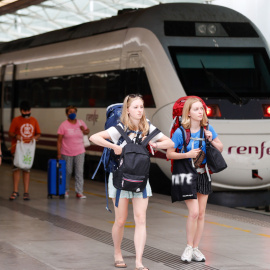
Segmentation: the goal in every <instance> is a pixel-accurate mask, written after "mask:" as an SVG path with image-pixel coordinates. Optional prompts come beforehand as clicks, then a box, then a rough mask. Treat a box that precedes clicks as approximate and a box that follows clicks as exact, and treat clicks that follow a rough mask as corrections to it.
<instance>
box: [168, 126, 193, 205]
mask: <svg viewBox="0 0 270 270" xmlns="http://www.w3.org/2000/svg"><path fill="white" fill-rule="evenodd" d="M180 130H181V132H182V136H183V141H184V145H183V147H184V150H185V152H186V153H187V145H186V141H185V134H184V131H183V129H182V128H180ZM197 178H198V173H197V171H196V169H195V168H194V167H193V166H192V164H191V161H190V159H189V158H185V159H176V160H174V161H173V172H172V185H171V197H172V202H176V201H184V200H189V199H197Z"/></svg>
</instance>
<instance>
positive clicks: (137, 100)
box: [90, 94, 174, 270]
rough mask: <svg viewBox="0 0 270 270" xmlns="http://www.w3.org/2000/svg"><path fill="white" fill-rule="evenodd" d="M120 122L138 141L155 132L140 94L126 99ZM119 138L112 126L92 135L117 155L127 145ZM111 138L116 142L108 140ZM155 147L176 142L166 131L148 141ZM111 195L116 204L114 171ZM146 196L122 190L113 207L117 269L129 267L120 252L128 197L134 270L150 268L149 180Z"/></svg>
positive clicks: (113, 231) (113, 236) (167, 146)
mask: <svg viewBox="0 0 270 270" xmlns="http://www.w3.org/2000/svg"><path fill="white" fill-rule="evenodd" d="M121 123H122V124H123V126H124V130H125V131H131V132H128V134H129V138H130V139H131V140H132V141H134V143H137V142H138V141H140V140H141V139H143V138H144V137H145V136H146V135H147V134H148V132H152V131H153V130H154V129H155V126H153V125H152V124H149V123H148V121H147V119H146V117H145V110H144V101H143V99H142V96H141V95H138V94H131V95H128V96H127V97H126V98H125V99H124V103H123V110H122V116H121ZM119 138H120V133H119V132H118V131H117V129H116V128H115V127H110V128H109V129H107V130H105V131H101V132H99V133H96V134H94V135H92V136H91V137H90V140H91V141H92V142H93V143H95V144H97V145H100V146H103V147H108V148H111V149H113V150H114V152H115V154H116V155H120V154H121V153H122V147H123V146H124V145H125V144H126V142H125V141H124V142H123V143H122V144H121V145H120V146H119V145H117V142H118V140H119ZM106 139H109V140H111V141H113V143H111V142H108V141H106ZM149 144H150V145H151V146H152V147H154V148H161V149H168V148H170V147H173V146H174V144H173V142H172V141H171V140H170V139H169V138H168V137H166V136H165V135H164V134H163V133H161V132H160V133H159V134H158V135H156V136H155V137H154V138H153V139H152V141H151V142H150V143H149ZM108 186H109V197H110V198H112V200H113V202H114V205H115V198H116V191H117V190H116V188H115V187H114V186H113V179H112V174H110V176H109V184H108ZM146 190H147V198H143V193H142V192H140V193H135V192H129V191H123V190H122V191H121V195H120V199H119V206H118V207H115V206H114V212H115V222H114V225H113V228H112V238H113V242H114V260H115V263H114V266H115V267H116V268H126V267H127V266H126V264H125V262H124V260H123V256H122V252H121V242H122V239H123V234H124V226H125V222H126V219H127V216H128V203H129V199H131V200H132V205H133V214H134V220H135V233H134V244H135V250H136V262H135V263H136V268H135V270H148V268H147V267H144V266H143V263H142V256H143V251H144V246H145V242H146V210H147V206H148V200H149V197H151V196H152V191H151V187H150V184H149V181H148V183H147V186H146Z"/></svg>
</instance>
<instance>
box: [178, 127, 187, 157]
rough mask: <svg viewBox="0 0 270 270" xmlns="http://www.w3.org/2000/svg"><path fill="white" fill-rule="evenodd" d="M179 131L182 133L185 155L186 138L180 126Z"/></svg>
mask: <svg viewBox="0 0 270 270" xmlns="http://www.w3.org/2000/svg"><path fill="white" fill-rule="evenodd" d="M179 129H180V130H181V132H182V136H183V142H184V143H183V146H184V150H185V153H187V143H186V136H185V131H184V128H183V127H182V126H181V127H179Z"/></svg>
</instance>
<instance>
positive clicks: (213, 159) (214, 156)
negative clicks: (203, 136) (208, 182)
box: [205, 140, 227, 173]
mask: <svg viewBox="0 0 270 270" xmlns="http://www.w3.org/2000/svg"><path fill="white" fill-rule="evenodd" d="M205 143H206V162H207V166H208V168H209V169H210V170H211V171H212V172H213V173H218V172H221V171H223V170H225V169H226V168H227V164H226V161H225V159H224V158H223V156H222V154H221V152H220V151H219V150H218V149H217V148H215V147H214V146H213V145H212V143H211V142H209V140H206V142H205Z"/></svg>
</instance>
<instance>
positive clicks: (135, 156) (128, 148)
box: [113, 126, 160, 207]
mask: <svg viewBox="0 0 270 270" xmlns="http://www.w3.org/2000/svg"><path fill="white" fill-rule="evenodd" d="M115 128H116V129H117V131H118V132H119V133H120V134H121V136H122V137H123V138H124V139H125V141H126V143H127V144H126V145H125V146H124V147H123V149H122V154H121V156H120V159H119V167H118V168H117V170H116V171H114V172H113V185H114V187H115V188H116V189H117V195H116V202H115V206H116V207H117V206H118V202H119V197H120V191H121V190H126V191H132V192H143V193H144V198H145V197H147V195H146V192H145V191H146V189H145V187H146V184H147V180H148V178H149V169H150V154H149V151H148V150H147V148H146V147H147V145H148V143H149V141H150V140H151V139H152V138H153V137H155V136H156V135H157V134H158V133H160V130H158V129H157V128H156V129H155V130H154V131H152V132H151V133H150V134H148V136H147V137H146V139H144V140H143V141H142V142H140V143H139V144H135V143H133V142H132V140H131V139H130V138H129V137H128V135H127V134H126V133H125V131H124V130H123V129H122V128H121V127H120V126H116V127H115Z"/></svg>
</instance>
